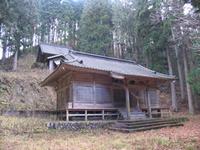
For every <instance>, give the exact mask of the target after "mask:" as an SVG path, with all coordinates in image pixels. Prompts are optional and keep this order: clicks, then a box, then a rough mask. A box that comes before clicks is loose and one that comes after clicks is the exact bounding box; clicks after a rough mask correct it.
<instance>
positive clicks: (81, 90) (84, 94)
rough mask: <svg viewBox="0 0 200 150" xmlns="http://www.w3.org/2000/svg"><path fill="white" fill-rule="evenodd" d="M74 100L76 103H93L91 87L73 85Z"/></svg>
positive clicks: (88, 85) (81, 84)
mask: <svg viewBox="0 0 200 150" xmlns="http://www.w3.org/2000/svg"><path fill="white" fill-rule="evenodd" d="M73 95H74V100H75V101H76V102H82V103H91V102H92V101H93V86H92V85H91V84H84V83H79V84H74V94H73Z"/></svg>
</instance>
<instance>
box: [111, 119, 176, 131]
mask: <svg viewBox="0 0 200 150" xmlns="http://www.w3.org/2000/svg"><path fill="white" fill-rule="evenodd" d="M177 123H179V122H178V121H173V120H172V121H163V122H153V123H145V124H123V123H116V124H114V125H113V127H118V128H126V129H136V128H141V127H150V126H157V125H163V124H177Z"/></svg>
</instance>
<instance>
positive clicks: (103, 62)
mask: <svg viewBox="0 0 200 150" xmlns="http://www.w3.org/2000/svg"><path fill="white" fill-rule="evenodd" d="M41 48H42V49H43V52H45V51H48V52H49V51H51V52H55V51H57V50H58V51H57V53H56V54H55V55H57V54H59V55H63V56H64V58H65V59H64V61H63V62H62V64H61V65H62V66H63V65H67V66H71V67H76V68H86V69H92V70H97V71H103V72H107V73H110V74H111V73H116V74H119V75H124V76H136V77H147V78H155V79H163V80H171V79H175V76H171V75H167V74H162V73H159V72H156V71H153V70H150V69H148V68H146V67H143V66H141V65H139V64H137V63H136V62H135V61H131V60H124V59H118V58H113V57H106V56H100V55H95V54H89V53H85V52H79V51H74V50H69V49H67V48H61V47H55V46H49V45H48V46H45V45H42V46H41ZM45 48H47V49H48V50H45ZM58 71H60V69H59V68H58V69H56V70H55V71H54V72H53V73H52V74H51V75H50V76H49V77H47V78H52V76H53V75H54V74H56V72H58ZM50 80H51V79H48V82H49V81H50ZM46 81H47V80H46Z"/></svg>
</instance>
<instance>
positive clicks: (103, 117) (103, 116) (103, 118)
mask: <svg viewBox="0 0 200 150" xmlns="http://www.w3.org/2000/svg"><path fill="white" fill-rule="evenodd" d="M104 114H105V111H104V110H102V120H105V115H104Z"/></svg>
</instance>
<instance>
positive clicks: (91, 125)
mask: <svg viewBox="0 0 200 150" xmlns="http://www.w3.org/2000/svg"><path fill="white" fill-rule="evenodd" d="M113 123H114V121H90V122H85V121H77V122H66V121H65V122H64V121H62V122H49V123H48V124H47V127H48V129H65V130H72V131H78V130H82V129H86V130H92V129H104V128H107V127H109V126H110V125H112V124H113Z"/></svg>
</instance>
